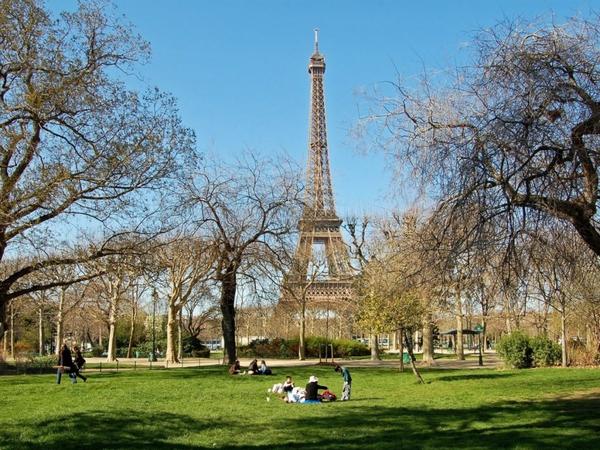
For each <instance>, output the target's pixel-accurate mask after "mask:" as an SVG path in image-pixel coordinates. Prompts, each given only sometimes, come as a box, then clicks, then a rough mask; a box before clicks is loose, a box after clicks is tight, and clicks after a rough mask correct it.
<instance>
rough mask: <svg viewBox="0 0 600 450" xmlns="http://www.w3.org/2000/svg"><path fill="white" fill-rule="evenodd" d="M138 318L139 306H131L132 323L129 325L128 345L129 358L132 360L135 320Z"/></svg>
mask: <svg viewBox="0 0 600 450" xmlns="http://www.w3.org/2000/svg"><path fill="white" fill-rule="evenodd" d="M136 318H137V305H136V304H135V302H134V304H132V305H131V323H130V325H129V343H128V344H127V358H131V353H132V351H133V336H134V334H135V320H136Z"/></svg>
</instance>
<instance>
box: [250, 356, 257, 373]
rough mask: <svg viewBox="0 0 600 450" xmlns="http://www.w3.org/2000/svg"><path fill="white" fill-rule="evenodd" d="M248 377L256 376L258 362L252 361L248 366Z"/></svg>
mask: <svg viewBox="0 0 600 450" xmlns="http://www.w3.org/2000/svg"><path fill="white" fill-rule="evenodd" d="M248 375H258V361H257V360H256V359H253V360H252V361H250V365H249V366H248Z"/></svg>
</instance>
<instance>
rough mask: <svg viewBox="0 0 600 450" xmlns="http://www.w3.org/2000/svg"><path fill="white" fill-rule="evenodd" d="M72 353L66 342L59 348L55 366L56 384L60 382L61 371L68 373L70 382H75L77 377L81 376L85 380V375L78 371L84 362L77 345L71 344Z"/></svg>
mask: <svg viewBox="0 0 600 450" xmlns="http://www.w3.org/2000/svg"><path fill="white" fill-rule="evenodd" d="M73 353H74V354H75V358H73ZM73 353H71V349H70V348H69V346H68V345H67V344H66V343H64V344H63V345H62V347H61V348H60V352H59V353H58V365H57V366H56V367H57V370H56V384H60V380H61V378H62V374H63V373H67V374H69V378H70V379H71V383H77V377H79V378H81V379H82V380H83V381H84V382H85V381H87V377H85V376H83V375H82V374H81V372H80V371H81V370H82V369H83V365H84V364H85V358H84V357H83V355H82V354H81V350H80V349H79V347H78V346H77V345H74V346H73Z"/></svg>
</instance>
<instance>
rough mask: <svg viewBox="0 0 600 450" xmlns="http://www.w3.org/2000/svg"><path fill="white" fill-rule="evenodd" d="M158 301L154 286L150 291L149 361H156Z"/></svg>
mask: <svg viewBox="0 0 600 450" xmlns="http://www.w3.org/2000/svg"><path fill="white" fill-rule="evenodd" d="M157 301H158V293H157V292H156V288H154V290H153V291H152V355H150V361H153V362H154V361H156V326H155V325H156V302H157Z"/></svg>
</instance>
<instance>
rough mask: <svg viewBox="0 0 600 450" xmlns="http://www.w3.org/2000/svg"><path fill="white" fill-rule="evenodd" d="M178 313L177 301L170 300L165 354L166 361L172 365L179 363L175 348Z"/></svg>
mask: <svg viewBox="0 0 600 450" xmlns="http://www.w3.org/2000/svg"><path fill="white" fill-rule="evenodd" d="M178 313H179V310H178V308H177V306H176V305H175V300H174V299H172V298H169V308H168V312H167V352H166V354H165V361H166V362H167V363H170V364H173V363H177V362H179V360H178V359H177V352H176V347H175V338H176V333H177V314H178Z"/></svg>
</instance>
